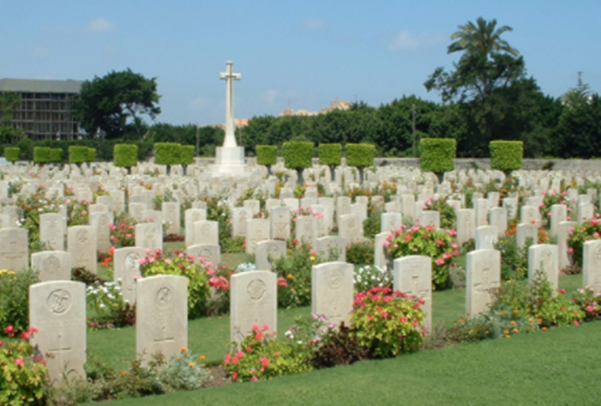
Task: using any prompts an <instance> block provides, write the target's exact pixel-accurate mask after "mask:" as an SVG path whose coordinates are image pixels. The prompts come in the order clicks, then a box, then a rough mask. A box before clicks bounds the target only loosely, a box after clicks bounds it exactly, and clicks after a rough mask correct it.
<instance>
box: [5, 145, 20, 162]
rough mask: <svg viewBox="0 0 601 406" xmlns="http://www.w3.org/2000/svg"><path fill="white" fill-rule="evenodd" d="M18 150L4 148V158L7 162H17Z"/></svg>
mask: <svg viewBox="0 0 601 406" xmlns="http://www.w3.org/2000/svg"><path fill="white" fill-rule="evenodd" d="M19 155H20V149H19V148H17V147H6V148H4V157H5V158H6V160H7V161H8V162H13V163H14V162H17V161H18V160H19Z"/></svg>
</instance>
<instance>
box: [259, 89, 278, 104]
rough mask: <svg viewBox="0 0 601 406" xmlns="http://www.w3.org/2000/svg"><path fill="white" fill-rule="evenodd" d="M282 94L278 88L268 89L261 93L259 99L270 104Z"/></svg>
mask: <svg viewBox="0 0 601 406" xmlns="http://www.w3.org/2000/svg"><path fill="white" fill-rule="evenodd" d="M279 95H280V92H278V91H277V90H266V91H264V92H263V93H261V94H260V95H259V99H261V100H262V101H264V102H267V103H269V104H273V102H274V101H275V98H276V97H278V96H279Z"/></svg>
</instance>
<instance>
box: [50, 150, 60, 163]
mask: <svg viewBox="0 0 601 406" xmlns="http://www.w3.org/2000/svg"><path fill="white" fill-rule="evenodd" d="M62 160H63V149H62V148H50V162H61V161H62Z"/></svg>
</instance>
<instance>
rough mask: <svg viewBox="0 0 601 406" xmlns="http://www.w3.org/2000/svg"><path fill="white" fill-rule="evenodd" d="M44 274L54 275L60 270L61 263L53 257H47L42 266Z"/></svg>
mask: <svg viewBox="0 0 601 406" xmlns="http://www.w3.org/2000/svg"><path fill="white" fill-rule="evenodd" d="M42 268H43V269H44V272H47V273H49V274H54V273H56V272H58V271H59V270H60V269H61V261H60V260H59V259H58V258H57V257H56V256H55V255H49V256H48V257H46V259H45V260H44V263H43V265H42Z"/></svg>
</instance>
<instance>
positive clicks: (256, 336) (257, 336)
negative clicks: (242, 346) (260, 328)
mask: <svg viewBox="0 0 601 406" xmlns="http://www.w3.org/2000/svg"><path fill="white" fill-rule="evenodd" d="M255 338H256V339H257V340H261V339H263V333H257V334H255Z"/></svg>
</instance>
